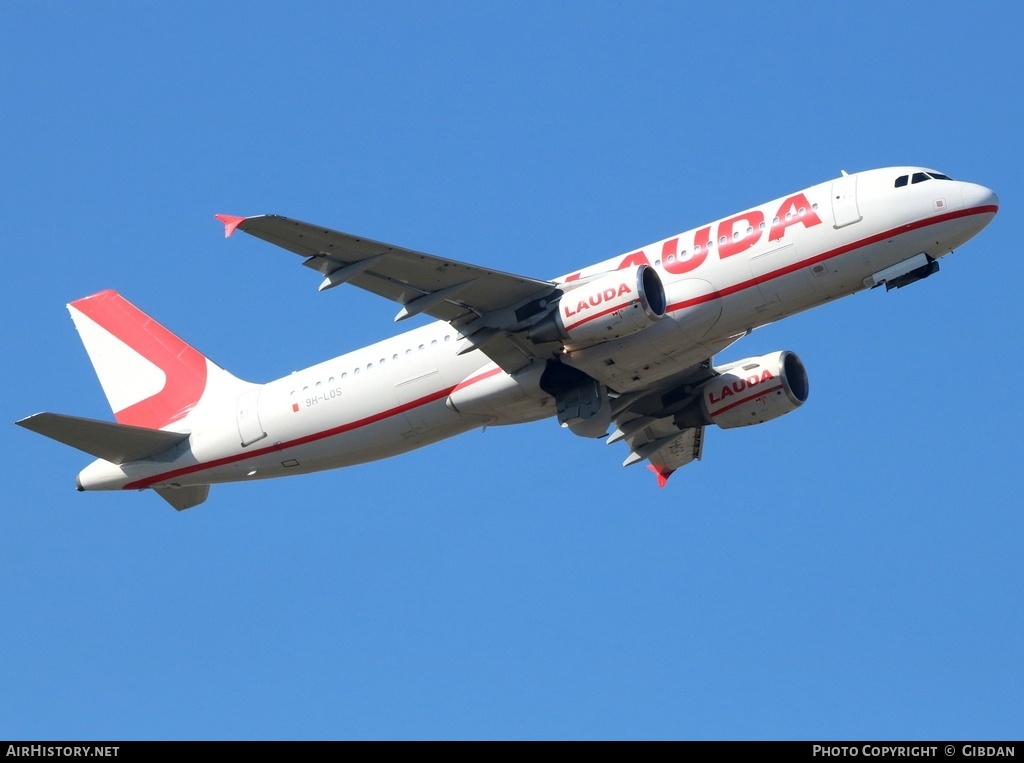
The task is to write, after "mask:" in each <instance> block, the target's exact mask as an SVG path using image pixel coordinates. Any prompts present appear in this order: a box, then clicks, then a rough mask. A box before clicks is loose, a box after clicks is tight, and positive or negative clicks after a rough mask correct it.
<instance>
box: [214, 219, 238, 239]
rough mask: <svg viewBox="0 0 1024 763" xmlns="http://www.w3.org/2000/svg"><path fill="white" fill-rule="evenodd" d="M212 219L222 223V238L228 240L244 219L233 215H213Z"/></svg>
mask: <svg viewBox="0 0 1024 763" xmlns="http://www.w3.org/2000/svg"><path fill="white" fill-rule="evenodd" d="M214 217H216V218H217V219H218V220H220V221H221V222H222V223H224V238H230V237H231V234H232V233H234V232H235V228H237V227H238V226H239V225H241V224H242V223H244V222H245V218H244V217H236V216H235V215H214Z"/></svg>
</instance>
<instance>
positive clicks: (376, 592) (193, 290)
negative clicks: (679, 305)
mask: <svg viewBox="0 0 1024 763" xmlns="http://www.w3.org/2000/svg"><path fill="white" fill-rule="evenodd" d="M1022 23H1024V12H1022V11H1021V10H1020V8H1019V7H1018V4H1015V3H1009V2H1003V3H982V4H975V5H971V6H969V5H965V4H962V3H951V2H928V3H924V2H909V3H857V4H853V3H850V4H843V5H841V6H840V5H839V4H832V3H828V4H818V5H802V6H779V5H777V4H745V3H737V4H732V5H730V6H728V7H725V6H718V5H714V4H701V5H699V6H698V5H692V6H690V7H687V6H686V5H685V4H683V3H653V2H652V3H638V4H630V6H629V7H628V8H627V6H626V5H625V4H623V5H615V4H602V3H582V2H581V3H526V2H523V3H500V2H495V3H452V2H432V3H373V4H363V3H296V4H289V5H287V6H285V5H281V4H280V3H254V2H249V3H238V4H230V3H220V4H215V5H213V6H211V5H210V4H207V3H203V4H200V3H176V4H174V5H173V6H170V5H167V6H163V7H160V6H156V5H151V4H141V5H140V4H127V3H104V2H96V3H88V4H85V3H69V2H68V3H35V2H20V1H15V2H10V3H7V4H5V5H4V6H3V9H2V11H0V96H2V100H0V104H2V106H0V108H2V114H3V118H2V119H0V180H2V182H0V216H2V217H0V223H2V225H3V229H4V237H3V244H2V247H3V252H4V262H5V272H6V283H7V290H6V295H7V296H6V298H5V299H4V300H2V302H0V324H2V325H3V326H4V329H3V332H2V334H0V336H2V337H3V349H4V354H5V356H6V357H7V358H8V363H7V366H6V372H5V373H4V374H3V375H2V376H0V407H2V409H3V412H4V416H5V417H6V420H7V421H8V422H13V421H14V420H15V419H18V418H21V417H23V416H25V415H28V414H30V413H34V412H37V411H41V410H54V411H59V412H63V413H71V414H76V415H81V416H90V417H94V418H107V419H109V418H111V414H110V412H109V410H108V409H107V407H106V403H105V400H104V398H103V394H102V391H101V390H100V387H99V384H98V382H97V381H96V379H95V377H94V375H93V373H92V369H91V366H90V364H89V361H88V358H87V356H86V355H85V352H84V350H83V349H82V347H81V345H80V344H79V342H78V338H77V334H76V332H75V330H74V327H73V325H72V323H71V321H70V319H69V317H68V315H67V312H66V310H65V309H64V305H65V303H67V302H69V301H71V300H73V299H75V298H78V297H81V296H84V295H87V294H91V293H93V292H95V291H98V290H100V289H104V288H115V289H117V290H119V291H120V292H122V293H123V294H124V295H125V296H127V297H128V298H129V299H130V300H132V301H133V302H134V303H135V304H137V305H138V306H139V307H140V308H142V309H143V310H145V311H146V312H148V313H149V314H151V315H152V316H154V317H155V318H157V319H158V320H160V321H161V322H162V323H164V324H165V325H167V326H168V327H169V328H171V329H172V330H174V331H175V332H176V333H178V334H179V335H181V336H182V337H183V338H185V339H186V340H188V341H189V342H191V343H192V344H194V345H195V346H196V347H198V348H199V349H200V350H202V351H203V352H205V353H206V354H207V355H209V356H210V357H212V358H214V359H215V360H217V362H219V363H220V364H221V365H223V366H225V367H226V368H228V369H229V370H231V371H232V372H234V373H235V374H237V375H239V376H241V377H243V378H247V379H251V380H253V381H267V380H270V379H272V378H275V377H277V376H281V375H284V374H286V373H288V372H289V371H291V370H294V369H297V368H302V367H304V366H307V365H310V364H312V363H314V362H318V361H320V360H323V359H326V358H328V357H331V356H333V355H337V354H340V353H342V352H345V351H348V350H350V349H354V348H356V347H359V346H361V345H363V344H367V343H369V342H371V341H376V340H379V339H381V338H384V337H386V336H388V335H389V333H390V332H392V331H393V326H392V324H391V318H392V316H393V315H394V309H395V308H394V306H393V305H392V304H391V303H388V302H386V301H384V300H381V299H379V298H377V297H374V296H372V295H368V294H363V293H360V292H358V291H357V290H355V289H352V288H340V289H335V290H332V291H329V292H325V293H322V294H318V293H317V291H316V286H317V283H318V279H317V278H316V277H315V274H312V273H310V272H309V271H308V270H306V269H305V268H302V267H299V263H298V260H297V258H295V257H294V256H293V255H291V254H289V253H287V252H284V251H282V250H277V249H275V248H273V247H270V246H267V245H265V244H263V243H262V242H259V241H256V240H254V239H251V238H248V237H238V238H237V239H232V240H231V241H228V242H225V241H224V240H223V237H222V227H221V226H220V224H219V223H217V222H216V221H215V220H214V219H213V214H214V213H216V212H227V213H231V214H259V213H264V212H274V213H279V214H285V215H288V216H292V217H296V218H298V219H302V220H308V221H313V222H318V223H322V224H324V225H326V226H330V227H333V228H336V229H339V230H344V231H350V232H353V233H360V234H363V235H366V236H370V237H373V238H377V239H381V240H385V241H392V242H394V243H397V244H401V245H404V246H408V247H411V248H415V249H421V250H423V251H428V252H434V253H437V254H439V255H443V256H448V257H452V258H456V259H461V260H465V261H470V262H475V263H480V264H485V265H489V266H492V267H495V268H499V269H502V270H507V271H512V272H518V273H522V274H524V275H531V276H537V277H552V276H555V275H558V274H561V273H566V272H570V271H572V270H574V269H576V268H578V267H580V266H583V265H586V264H589V263H591V262H594V261H596V260H599V259H604V258H606V257H610V256H613V255H615V254H618V253H621V252H624V251H626V250H628V249H630V248H631V247H635V246H638V245H642V244H645V243H648V242H651V241H655V240H658V239H660V238H664V237H666V236H669V235H671V234H673V233H676V232H679V231H682V230H685V229H687V228H691V227H695V226H697V225H699V224H701V223H703V222H706V221H708V220H712V219H715V218H718V217H721V216H724V215H726V214H729V213H732V212H735V211H738V210H741V209H745V208H748V207H750V206H753V205H755V204H758V203H761V202H763V201H767V200H768V199H772V198H775V197H777V196H781V195H783V194H785V193H788V192H790V191H795V190H797V189H800V188H803V187H805V186H808V185H811V184H814V183H817V182H821V181H824V180H827V179H829V178H831V177H833V176H836V175H838V174H839V170H840V169H846V170H848V171H856V170H862V169H869V168H872V167H880V166H887V165H892V164H922V165H926V166H931V167H935V168H937V169H939V170H940V171H942V172H946V173H948V174H950V175H952V176H954V177H956V178H958V179H967V180H973V181H976V182H980V183H983V184H985V185H988V186H989V187H992V188H994V189H995V190H996V191H997V193H998V194H999V196H1000V199H1001V204H1002V207H1001V211H1000V213H999V215H998V216H997V218H996V220H995V221H994V223H993V224H992V225H991V226H990V227H989V228H988V229H986V230H985V231H984V232H982V234H980V235H979V236H978V237H977V238H976V239H974V240H973V241H971V242H969V243H968V244H967V245H966V246H965V247H964V248H963V249H962V250H961V251H958V252H956V253H955V254H954V255H953V256H951V257H948V258H946V259H944V260H943V261H942V272H941V273H940V274H939V275H938V276H936V277H935V278H931V279H929V280H928V281H926V282H923V283H921V284H916V285H914V286H912V287H910V288H907V289H901V290H899V291H895V292H892V293H888V294H886V293H883V292H882V291H881V290H875V291H871V292H868V293H863V294H859V295H857V296H854V297H851V298H848V299H846V300H842V301H840V302H838V303H834V304H831V305H827V306H825V307H822V308H819V309H817V310H815V311H812V312H810V313H806V314H803V315H800V316H796V317H793V318H790V319H788V320H786V321H783V322H781V323H779V324H776V325H773V326H770V327H768V328H765V329H762V330H759V331H757V332H755V333H754V334H753V335H752V336H750V337H748V338H746V339H745V340H744V341H743V342H742V343H741V344H740V345H738V346H737V347H734V348H732V350H730V351H729V352H727V353H726V354H725V355H723V357H722V360H732V359H736V358H738V357H743V356H747V355H759V354H762V353H765V352H770V351H773V350H777V349H791V350H794V351H796V352H797V353H799V354H800V356H801V357H802V358H803V360H804V362H805V364H806V366H807V369H808V372H809V374H810V380H811V395H810V399H809V401H808V404H807V405H805V406H804V407H803V408H802V409H800V410H799V411H797V412H796V413H794V414H792V415H791V416H788V417H786V418H784V419H781V420H778V421H775V422H772V423H769V424H765V425H764V426H760V427H754V428H752V429H750V430H749V431H730V432H726V431H717V430H716V431H710V432H709V433H708V437H707V442H706V445H705V454H704V455H705V458H704V461H702V462H701V463H699V464H694V465H691V466H689V467H687V468H686V469H685V470H683V471H681V472H679V473H678V474H677V475H675V476H674V477H673V478H672V480H671V482H670V483H669V486H668V487H667V488H666V489H664V490H658V489H657V488H656V487H655V484H654V479H653V477H652V476H651V475H650V474H649V473H648V472H647V471H645V470H643V468H642V467H633V468H630V469H623V468H621V467H620V463H621V461H622V459H623V458H624V457H625V450H624V448H623V447H622V446H621V444H620V445H619V446H605V445H603V444H602V443H601V442H600V441H597V442H591V441H585V440H581V439H579V438H575V437H573V436H571V435H570V434H569V433H567V432H564V431H561V430H559V428H558V427H557V426H556V425H555V424H554V423H553V422H551V421H546V422H540V423H537V424H532V425H528V426H522V427H518V428H510V429H509V428H506V429H501V428H491V429H488V430H487V431H486V432H485V433H483V434H481V433H480V432H472V433H469V434H467V435H463V436H462V437H460V438H456V439H453V440H449V441H447V442H444V443H441V444H439V445H436V446H433V447H431V448H428V449H424V450H421V451H417V452H414V453H410V454H407V455H405V456H402V457H399V458H395V459H391V460H389V461H384V462H380V463H375V464H369V465H365V466H360V467H355V468H351V469H347V470H342V471H336V472H329V473H324V474H318V475H313V476H308V477H298V478H292V479H286V480H280V481H269V482H262V483H251V484H244V485H227V486H215V487H214V488H213V490H212V492H211V496H210V500H209V501H208V502H207V503H206V504H204V505H202V506H200V507H198V508H196V509H192V510H190V511H187V512H184V513H181V514H178V513H176V512H174V511H173V510H171V509H170V508H169V507H168V506H167V505H166V504H165V503H164V502H163V501H162V500H161V499H160V498H159V497H157V496H156V495H154V494H152V493H149V492H146V493H143V494H134V493H131V494H125V495H119V494H109V493H107V494H104V493H98V494H87V495H81V494H77V493H76V492H75V491H74V476H75V474H76V473H77V472H78V470H80V469H81V468H82V467H83V466H85V464H86V463H88V461H89V460H90V459H89V457H88V456H85V455H83V454H81V453H78V452H77V451H74V450H71V449H68V448H65V447H63V446H61V445H59V444H57V443H54V442H51V441H49V440H46V439H44V438H41V437H38V436H36V435H33V434H31V433H29V432H27V431H23V430H21V429H19V428H17V427H14V426H13V425H10V424H9V425H8V428H7V430H6V433H5V434H4V435H3V436H2V437H0V443H2V447H3V459H2V463H3V466H2V470H3V471H2V479H3V488H4V494H5V496H6V497H5V500H4V501H3V503H2V505H3V510H2V511H0V580H2V581H3V582H2V583H0V611H2V612H3V616H2V617H0V654H2V655H3V659H2V660H0V738H61V739H64V738H83V739H84V738H121V739H152V738H157V739H179V738H185V739H189V738H197V739H219V738H228V739H235V738H243V739H247V738H259V739H263V738H275V739H292V738H346V739H347V738H491V737H499V738H563V737H569V738H688V739H735V738H742V739H746V738H753V739H760V738H783V739H791V738H820V739H823V738H842V739H847V738H885V739H899V738H938V739H942V738H964V739H973V738H981V739H984V738H1018V739H1019V738H1020V737H1021V732H1022V729H1024V727H1022V721H1021V719H1022V718H1024V688H1022V687H1024V681H1022V671H1024V639H1022V638H1021V634H1022V632H1024V614H1022V613H1024V607H1022V593H1021V592H1022V590H1024V569H1022V562H1021V553H1020V549H1021V538H1022V537H1024V519H1022V513H1021V509H1022V500H1021V493H1020V489H1019V481H1020V469H1021V457H1020V448H1021V425H1022V410H1021V403H1020V395H1019V389H1018V386H1019V381H1020V379H1021V378H1024V366H1022V356H1024V353H1022V352H1021V340H1020V335H1019V334H1020V317H1019V311H1020V310H1019V298H1018V289H1019V284H1020V280H1021V275H1022V268H1021V264H1020V258H1019V251H1018V250H1019V248H1020V246H1019V242H1018V241H1017V240H1015V239H1013V237H1012V235H1011V234H1012V232H1013V231H1014V230H1020V227H1021V225H1020V221H1021V217H1020V212H1019V210H1020V202H1021V199H1020V192H1019V189H1020V176H1021V161H1020V147H1019V144H1020V136H1021V134H1022V128H1024V125H1022V119H1021V116H1022V106H1021V102H1020V98H1019V97H1018V94H1017V90H1016V88H1015V86H1014V83H1015V82H1016V80H1017V79H1019V76H1020V73H1021V68H1022V57H1021V48H1020V42H1019V39H1018V37H1019V35H1018V32H1019V30H1020V28H1021V26H1022Z"/></svg>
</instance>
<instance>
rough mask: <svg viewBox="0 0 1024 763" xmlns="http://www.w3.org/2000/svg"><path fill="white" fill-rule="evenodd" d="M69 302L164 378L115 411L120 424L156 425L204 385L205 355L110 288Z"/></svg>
mask: <svg viewBox="0 0 1024 763" xmlns="http://www.w3.org/2000/svg"><path fill="white" fill-rule="evenodd" d="M71 306H72V307H74V308H75V309H76V310H78V311H79V312H80V313H82V314H83V315H85V316H86V317H88V318H89V319H90V320H92V321H93V322H95V323H96V324H97V325H99V326H100V327H102V328H104V329H106V330H107V331H108V332H110V333H111V334H113V335H114V336H115V337H117V338H118V339H120V340H121V341H122V342H124V343H125V344H127V345H128V346H129V347H131V348H132V349H133V350H135V352H137V353H139V355H141V356H142V357H144V358H145V359H146V360H148V361H149V362H150V363H152V364H153V365H155V366H156V367H157V368H159V369H161V370H162V371H163V372H164V374H165V375H166V377H167V379H166V381H165V383H164V387H163V389H162V390H160V392H158V393H157V394H155V395H153V396H151V397H148V398H146V399H145V400H140V401H139V402H138V403H135V404H134V405H130V406H128V407H127V408H124V409H123V410H120V411H114V418H116V419H117V421H118V423H120V424H131V425H132V426H137V427H148V428H150V429H160V428H161V427H165V426H167V425H168V424H170V423H172V422H175V421H178V420H179V419H181V418H184V417H185V415H186V414H187V413H188V412H189V411H191V410H192V409H193V408H194V407H195V405H196V403H198V402H199V398H201V397H202V396H203V390H205V389H206V358H205V357H204V356H203V354H202V353H200V352H199V351H198V350H196V349H193V348H192V347H190V346H189V345H188V344H186V343H185V342H184V341H182V340H181V339H179V338H178V337H176V336H175V335H174V334H172V333H171V332H170V331H168V330H167V329H165V328H164V327H163V326H161V325H160V324H159V323H157V322H156V321H154V320H153V319H152V318H150V317H149V316H148V315H146V314H145V313H144V312H142V311H141V310H139V309H138V308H137V307H135V305H133V304H132V303H131V302H129V301H128V300H126V299H125V298H124V297H122V296H121V295H120V294H118V293H117V292H116V291H111V290H107V291H101V292H100V293H99V294H94V295H92V296H91V297H85V298H84V299H80V300H78V301H76V302H72V303H71Z"/></svg>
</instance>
